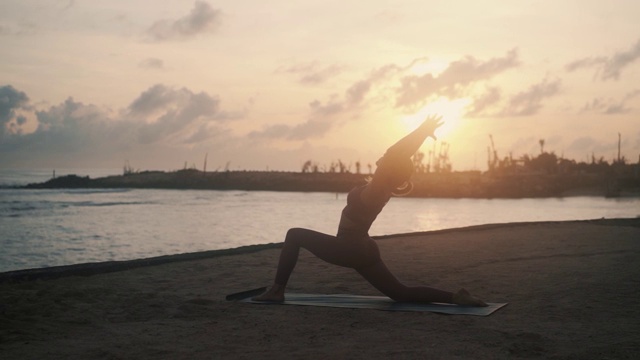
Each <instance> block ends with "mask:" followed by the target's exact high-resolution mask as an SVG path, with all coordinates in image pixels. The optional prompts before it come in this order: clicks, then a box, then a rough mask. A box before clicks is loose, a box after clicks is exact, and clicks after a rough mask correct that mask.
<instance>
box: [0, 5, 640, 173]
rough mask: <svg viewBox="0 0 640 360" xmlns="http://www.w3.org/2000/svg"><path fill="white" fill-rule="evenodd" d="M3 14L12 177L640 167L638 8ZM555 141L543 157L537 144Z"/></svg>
mask: <svg viewBox="0 0 640 360" xmlns="http://www.w3.org/2000/svg"><path fill="white" fill-rule="evenodd" d="M159 4H160V3H159V2H157V1H151V0H110V1H95V0H92V1H88V0H87V1H82V0H75V1H74V0H50V1H42V0H3V1H2V2H0V168H6V169H9V168H38V169H51V168H53V169H55V168H122V167H123V166H124V165H125V164H128V165H129V166H130V167H132V168H133V169H138V170H178V169H181V168H183V167H185V166H187V167H195V168H198V169H201V170H202V169H203V168H204V166H205V159H206V164H207V165H206V166H207V170H208V171H213V170H220V169H229V170H277V171H300V170H301V169H302V166H303V164H304V163H305V162H306V161H312V162H313V163H316V164H318V166H319V167H320V169H324V170H326V169H328V168H329V166H330V164H331V163H332V162H337V161H341V162H343V163H345V164H348V165H349V166H351V168H350V169H351V170H352V171H354V169H355V163H356V162H360V163H361V164H362V167H363V168H366V166H367V165H368V164H373V163H375V161H376V160H377V159H378V158H379V157H380V156H381V155H382V154H383V153H384V151H385V150H386V148H388V147H389V146H391V145H392V144H393V143H394V142H395V141H396V140H398V139H399V138H400V137H402V136H404V135H405V134H406V133H408V132H409V131H411V130H413V129H414V128H415V127H416V126H417V125H418V124H419V123H420V122H421V120H423V119H424V118H425V117H426V116H427V115H429V114H440V115H442V116H443V119H444V120H445V125H444V126H443V127H442V128H440V129H439V130H438V132H437V133H436V135H437V138H438V139H437V140H436V141H434V140H432V139H429V140H427V141H426V142H425V144H424V145H423V147H422V148H421V150H420V151H422V152H423V153H425V154H427V155H428V154H429V153H431V154H443V153H444V152H445V151H446V152H447V155H448V156H449V158H450V161H451V164H452V166H453V169H454V170H457V171H465V170H486V168H487V157H488V154H487V152H488V149H489V147H490V146H491V140H490V137H491V138H493V141H494V146H495V149H496V151H497V153H498V155H499V156H500V157H505V156H512V157H514V158H520V157H522V156H525V155H529V156H536V155H537V154H540V152H541V151H546V152H553V153H555V154H556V155H558V156H562V157H564V158H567V159H572V160H576V161H591V158H592V156H595V157H596V158H597V159H599V158H604V159H605V160H607V161H612V160H614V159H615V158H616V157H617V152H618V141H619V139H620V144H621V151H622V156H625V158H626V159H627V160H628V162H632V163H636V162H638V161H639V158H640V81H639V80H640V25H638V21H637V18H638V15H640V2H638V1H636V0H610V1H606V2H605V1H601V0H580V1H578V0H563V1H557V0H553V1H552V0H539V1H507V0H504V1H498V0H493V1H482V2H479V1H473V0H447V1H423V0H419V1H417V0H416V1H382V0H367V1H334V0H322V1H315V0H306V1H289V0H272V1H246V0H233V1H174V0H165V1H162V5H159ZM541 140H542V141H543V146H541Z"/></svg>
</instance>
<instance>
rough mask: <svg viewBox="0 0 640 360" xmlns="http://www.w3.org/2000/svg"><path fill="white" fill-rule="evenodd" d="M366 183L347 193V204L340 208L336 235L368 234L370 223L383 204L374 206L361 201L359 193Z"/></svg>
mask: <svg viewBox="0 0 640 360" xmlns="http://www.w3.org/2000/svg"><path fill="white" fill-rule="evenodd" d="M365 186H366V185H363V186H359V187H356V188H354V189H353V190H351V191H350V192H349V194H348V195H347V205H346V206H345V207H344V209H343V210H342V218H347V221H343V219H342V218H341V219H340V225H339V226H338V236H341V235H364V236H369V229H370V228H371V224H372V223H373V221H374V220H375V219H376V217H377V216H378V214H380V211H382V208H383V207H384V205H385V204H382V205H381V206H378V207H375V206H371V205H366V204H364V203H363V202H362V198H361V196H360V194H362V190H364V188H365Z"/></svg>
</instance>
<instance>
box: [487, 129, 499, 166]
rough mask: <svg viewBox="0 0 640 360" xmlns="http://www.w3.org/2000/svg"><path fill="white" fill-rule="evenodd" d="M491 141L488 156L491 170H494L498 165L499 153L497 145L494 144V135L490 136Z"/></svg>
mask: <svg viewBox="0 0 640 360" xmlns="http://www.w3.org/2000/svg"><path fill="white" fill-rule="evenodd" d="M489 140H491V148H490V149H487V152H488V154H487V155H488V158H489V159H488V163H489V170H493V169H495V167H496V165H497V164H498V151H497V150H496V145H495V143H494V142H493V135H491V134H489ZM492 155H493V157H492Z"/></svg>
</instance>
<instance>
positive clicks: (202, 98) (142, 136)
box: [128, 84, 220, 144]
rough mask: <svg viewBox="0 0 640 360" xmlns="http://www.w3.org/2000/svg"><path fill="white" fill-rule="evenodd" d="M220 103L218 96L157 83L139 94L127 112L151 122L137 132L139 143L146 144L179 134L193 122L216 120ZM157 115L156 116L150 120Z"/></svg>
mask: <svg viewBox="0 0 640 360" xmlns="http://www.w3.org/2000/svg"><path fill="white" fill-rule="evenodd" d="M219 103H220V101H219V99H218V98H217V97H212V96H210V95H208V94H207V93H204V92H201V93H198V94H196V93H193V92H192V91H190V90H189V89H186V88H181V89H172V88H169V87H167V86H165V85H162V84H157V85H154V86H152V87H151V88H149V89H148V90H147V91H144V92H143V93H142V94H140V96H139V97H138V98H137V99H135V100H134V101H133V102H132V103H131V105H129V108H128V110H129V114H131V115H133V116H135V117H140V116H143V117H146V119H147V120H149V119H150V118H151V120H152V122H151V123H148V124H147V125H146V126H144V127H142V128H141V129H140V132H139V140H140V142H141V143H143V144H146V143H152V142H156V141H159V140H161V139H164V138H166V137H167V136H168V135H171V134H175V133H178V132H180V130H181V129H183V128H185V127H188V126H189V125H190V124H192V123H194V122H196V121H199V120H203V121H212V120H214V119H216V117H215V116H216V115H217V114H218V113H219ZM156 115H159V116H158V117H157V118H155V119H153V117H155V116H156ZM217 119H218V120H220V118H217Z"/></svg>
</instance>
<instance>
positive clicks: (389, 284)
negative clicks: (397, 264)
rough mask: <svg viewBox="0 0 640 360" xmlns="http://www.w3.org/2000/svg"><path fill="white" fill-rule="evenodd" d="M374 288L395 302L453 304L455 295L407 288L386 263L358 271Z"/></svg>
mask: <svg viewBox="0 0 640 360" xmlns="http://www.w3.org/2000/svg"><path fill="white" fill-rule="evenodd" d="M356 270H357V271H358V273H359V274H360V275H362V277H364V278H365V279H366V280H367V281H368V282H369V283H370V284H371V285H373V287H375V288H376V289H378V290H379V291H380V292H381V293H383V294H385V295H386V296H388V297H390V298H391V299H393V300H395V301H402V302H440V303H451V302H452V299H453V293H451V292H449V291H444V290H439V289H435V288H431V287H427V286H406V285H404V284H403V283H401V282H400V281H399V280H398V279H397V278H396V277H395V276H394V275H393V274H392V273H391V271H389V269H387V266H386V265H385V264H384V262H382V261H379V262H378V263H376V264H375V265H372V266H368V267H365V268H359V269H356Z"/></svg>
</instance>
